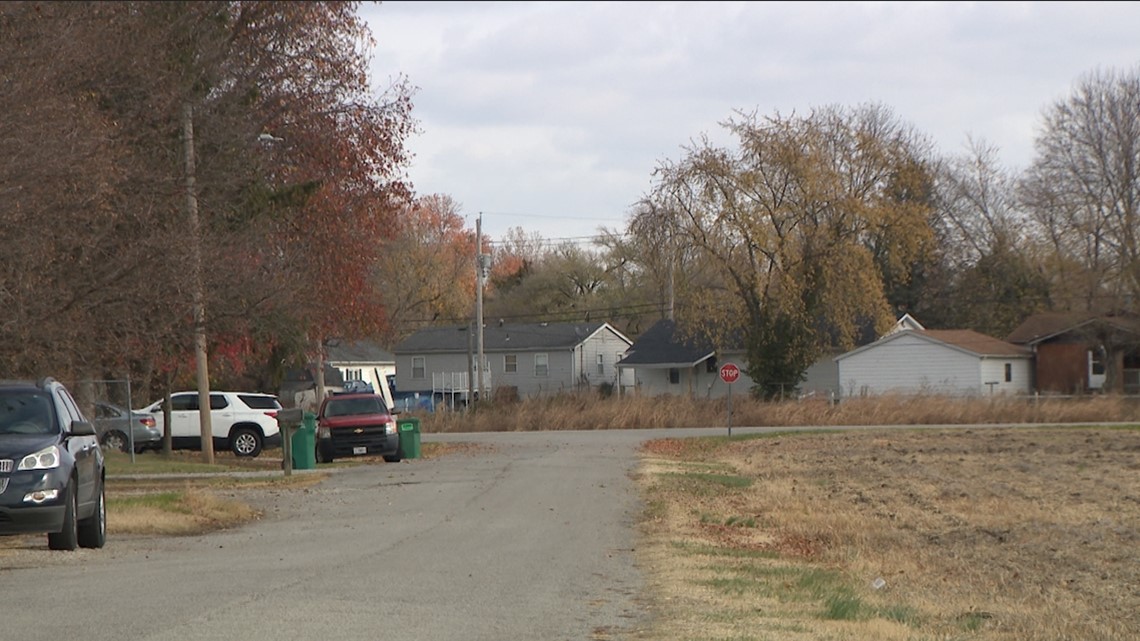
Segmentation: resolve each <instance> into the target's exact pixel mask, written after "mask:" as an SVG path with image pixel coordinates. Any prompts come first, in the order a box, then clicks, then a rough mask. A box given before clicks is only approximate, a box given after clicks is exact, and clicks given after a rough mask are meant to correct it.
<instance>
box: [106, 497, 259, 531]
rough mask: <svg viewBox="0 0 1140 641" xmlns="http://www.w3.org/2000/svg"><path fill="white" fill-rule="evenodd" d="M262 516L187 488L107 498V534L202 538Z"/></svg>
mask: <svg viewBox="0 0 1140 641" xmlns="http://www.w3.org/2000/svg"><path fill="white" fill-rule="evenodd" d="M259 516H260V514H259V513H258V512H257V510H255V509H253V508H252V507H250V506H249V505H247V504H246V503H245V502H244V501H241V500H237V499H233V498H225V497H222V496H219V495H218V494H216V493H215V492H212V491H209V490H206V489H202V488H198V487H192V486H189V485H188V486H186V487H185V488H184V489H182V490H177V491H166V492H157V493H154V492H152V493H147V494H143V495H131V496H115V495H111V496H108V505H107V533H108V535H109V536H110V535H115V534H144V535H168V536H170V535H191V534H202V533H204V532H210V531H213V530H220V529H226V528H230V527H236V526H238V525H242V524H244V523H247V522H249V521H252V520H254V519H256V518H258V517H259Z"/></svg>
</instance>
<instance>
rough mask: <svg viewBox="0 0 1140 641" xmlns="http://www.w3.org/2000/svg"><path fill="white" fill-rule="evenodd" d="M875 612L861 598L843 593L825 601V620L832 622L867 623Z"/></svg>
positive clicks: (829, 597) (831, 596) (833, 595)
mask: <svg viewBox="0 0 1140 641" xmlns="http://www.w3.org/2000/svg"><path fill="white" fill-rule="evenodd" d="M872 615H873V612H872V610H871V609H870V608H868V607H867V604H865V603H863V600H862V599H860V598H859V597H857V596H855V595H854V594H851V593H850V592H847V591H843V592H840V593H838V594H832V595H829V596H828V597H827V598H826V599H824V610H823V618H825V619H828V620H830V621H866V620H867V619H870V618H871V616H872Z"/></svg>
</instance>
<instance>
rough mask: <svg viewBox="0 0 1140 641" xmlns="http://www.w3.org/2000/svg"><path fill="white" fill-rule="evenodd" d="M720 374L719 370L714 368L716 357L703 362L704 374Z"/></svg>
mask: <svg viewBox="0 0 1140 641" xmlns="http://www.w3.org/2000/svg"><path fill="white" fill-rule="evenodd" d="M718 372H720V368H719V367H717V366H716V357H715V356H713V357H711V358H709V359H708V360H707V361H705V373H706V374H716V373H718Z"/></svg>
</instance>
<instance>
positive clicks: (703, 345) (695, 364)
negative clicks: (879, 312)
mask: <svg viewBox="0 0 1140 641" xmlns="http://www.w3.org/2000/svg"><path fill="white" fill-rule="evenodd" d="M909 323H914V321H913V319H910V317H909V316H906V317H904V319H900V320H899V324H900V325H898V326H905V327H909V326H911V325H910V324H909ZM735 342H737V343H739V342H740V341H735ZM837 355H838V352H834V351H833V352H831V353H829V354H827V355H825V356H824V357H822V358H820V359H819V360H817V361H816V362H815V363H812V364H811V365H810V366H809V367H808V368H807V370H806V371H805V372H804V380H803V381H800V382H799V384H798V385H797V384H792V383H789V384H788V390H787V393H788V395H789V396H792V395H798V396H799V397H815V398H833V397H834V396H835V395H837V394H838V393H839V370H838V367H837V366H836V363H835V357H836V356H837ZM725 363H733V364H734V365H736V366H737V367H739V368H740V370H741V374H740V378H739V379H738V380H737V381H736V382H735V383H733V384H732V385H733V387H734V388H735V390H734V393H737V394H747V393H749V392H750V391H751V389H752V386H753V381H752V379H751V378H750V377H749V376H748V375H747V374H745V373H744V371H745V370H746V369H747V368H748V358H747V356H746V354H745V352H744V348H743V347H740V346H739V345H735V346H731V345H730V346H728V347H724V348H721V349H720V350H717V349H715V348H714V347H713V346H712V345H711V344H710V343H709V342H708V341H702V340H697V339H694V338H692V337H687V336H684V335H683V334H682V333H681V332H680V331H679V330H678V328H677V325H676V322H675V321H673V320H670V319H662V320H659V321H657V322H656V323H654V324H653V326H651V327H650V328H649V329H648V330H646V331H645V333H644V334H642V335H641V336H639V337H637V339H636V340H635V341H634V342H633V345H632V346H631V347H630V349H629V352H628V353H626V356H625V358H623V359H622V360H621V362H620V363H618V365H619V366H620V367H621V368H623V369H628V370H633V373H634V383H635V385H636V390H637V391H638V393H641V394H648V395H651V396H659V395H662V394H674V395H686V396H690V397H702V398H719V397H722V396H726V395H727V394H728V384H727V383H725V382H724V381H722V380H721V379H720V366H721V365H723V364H725Z"/></svg>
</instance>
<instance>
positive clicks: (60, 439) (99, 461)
mask: <svg viewBox="0 0 1140 641" xmlns="http://www.w3.org/2000/svg"><path fill="white" fill-rule="evenodd" d="M105 478H106V477H105V472H104V469H103V450H102V449H101V448H100V447H99V439H98V437H97V436H96V434H95V426H94V425H93V424H92V423H91V422H90V421H88V420H87V418H86V417H84V416H83V413H82V412H80V411H79V405H78V404H77V403H76V402H75V399H74V398H72V396H71V393H70V392H68V391H67V388H66V387H64V386H63V384H61V383H59V382H58V381H56V380H54V379H51V378H45V379H43V380H40V381H4V382H0V535H10V534H28V533H41V532H46V533H47V538H48V547H49V548H51V549H53V550H74V549H75V548H76V547H79V546H82V547H86V548H101V547H103V545H104V543H106V540H107V509H106V503H105V502H104V500H105V495H104V488H103V484H104V480H105Z"/></svg>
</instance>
